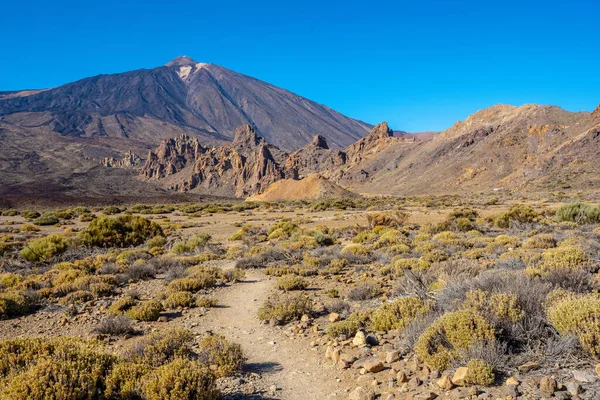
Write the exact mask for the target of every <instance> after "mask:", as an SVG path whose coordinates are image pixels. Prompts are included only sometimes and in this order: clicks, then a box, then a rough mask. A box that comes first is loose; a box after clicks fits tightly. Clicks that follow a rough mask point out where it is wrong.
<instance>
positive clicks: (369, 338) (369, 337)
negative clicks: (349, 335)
mask: <svg viewBox="0 0 600 400" xmlns="http://www.w3.org/2000/svg"><path fill="white" fill-rule="evenodd" d="M365 341H366V342H367V344H368V345H369V346H377V345H378V344H379V339H377V336H375V335H373V334H372V333H369V334H368V335H367V337H366V338H365Z"/></svg>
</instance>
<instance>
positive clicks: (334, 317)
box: [329, 312, 342, 323]
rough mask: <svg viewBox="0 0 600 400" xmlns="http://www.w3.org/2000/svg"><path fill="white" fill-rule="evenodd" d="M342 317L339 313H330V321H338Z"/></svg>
mask: <svg viewBox="0 0 600 400" xmlns="http://www.w3.org/2000/svg"><path fill="white" fill-rule="evenodd" d="M340 319H342V317H341V316H340V314H338V313H334V312H332V313H331V314H329V322H331V323H333V322H338V321H339V320H340Z"/></svg>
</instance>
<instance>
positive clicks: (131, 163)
mask: <svg viewBox="0 0 600 400" xmlns="http://www.w3.org/2000/svg"><path fill="white" fill-rule="evenodd" d="M141 163H142V158H141V157H140V156H138V155H137V154H135V153H134V152H132V151H131V150H129V151H127V153H125V157H123V158H121V159H120V160H119V159H116V158H114V157H104V159H103V160H102V161H100V164H101V165H104V166H105V167H108V168H134V167H137V166H139V165H140V164H141Z"/></svg>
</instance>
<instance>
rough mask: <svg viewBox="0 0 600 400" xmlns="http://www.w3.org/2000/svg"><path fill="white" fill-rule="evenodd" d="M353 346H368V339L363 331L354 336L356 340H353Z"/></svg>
mask: <svg viewBox="0 0 600 400" xmlns="http://www.w3.org/2000/svg"><path fill="white" fill-rule="evenodd" d="M352 344H353V345H355V346H357V347H359V346H364V345H366V344H367V337H366V335H365V333H364V332H363V331H358V332H356V335H354V339H352Z"/></svg>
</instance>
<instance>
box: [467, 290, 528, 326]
mask: <svg viewBox="0 0 600 400" xmlns="http://www.w3.org/2000/svg"><path fill="white" fill-rule="evenodd" d="M517 303H518V298H517V295H515V294H513V293H494V294H490V293H487V292H484V291H483V290H481V289H476V290H471V291H469V292H468V293H467V299H466V300H465V304H464V307H465V308H467V309H470V310H473V311H475V312H477V313H479V314H481V315H483V316H484V317H486V318H487V319H488V320H490V321H498V320H508V321H510V322H512V323H516V322H518V321H520V320H521V319H523V317H524V316H525V313H524V312H523V310H521V309H520V308H519V306H518V304H517Z"/></svg>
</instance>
